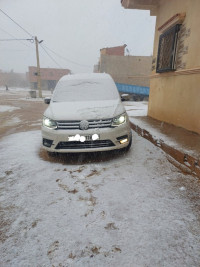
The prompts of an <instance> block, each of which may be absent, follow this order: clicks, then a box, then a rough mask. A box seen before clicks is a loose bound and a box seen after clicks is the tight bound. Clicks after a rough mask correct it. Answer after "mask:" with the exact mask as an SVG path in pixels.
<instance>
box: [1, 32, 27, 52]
mask: <svg viewBox="0 0 200 267" xmlns="http://www.w3.org/2000/svg"><path fill="white" fill-rule="evenodd" d="M0 30H1V31H3V32H4V33H6V34H8V35H9V36H10V37H13V38H16V39H17V37H16V36H15V35H13V34H10V33H9V32H7V31H6V30H4V29H2V28H1V27H0ZM19 42H20V43H21V44H23V45H25V46H27V47H29V48H30V47H31V46H29V45H27V44H25V43H23V42H22V41H19ZM31 48H32V47H31Z"/></svg>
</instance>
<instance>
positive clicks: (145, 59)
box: [94, 45, 152, 87]
mask: <svg viewBox="0 0 200 267" xmlns="http://www.w3.org/2000/svg"><path fill="white" fill-rule="evenodd" d="M125 48H126V45H123V46H117V47H110V48H103V49H100V59H99V63H98V64H97V65H95V66H94V72H100V73H104V72H105V73H108V74H110V75H111V76H112V78H113V79H114V81H115V82H116V83H123V84H130V85H138V86H146V87H149V75H150V73H151V65H152V57H150V56H125Z"/></svg>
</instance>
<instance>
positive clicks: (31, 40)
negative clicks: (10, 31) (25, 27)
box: [0, 39, 34, 43]
mask: <svg viewBox="0 0 200 267" xmlns="http://www.w3.org/2000/svg"><path fill="white" fill-rule="evenodd" d="M0 41H1V42H3V41H30V42H32V43H33V42H34V40H33V39H0Z"/></svg>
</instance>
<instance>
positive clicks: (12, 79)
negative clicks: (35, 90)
mask: <svg viewBox="0 0 200 267" xmlns="http://www.w3.org/2000/svg"><path fill="white" fill-rule="evenodd" d="M5 85H7V86H8V87H27V86H28V80H27V77H26V74H25V73H16V72H14V71H12V70H11V71H10V72H3V71H1V70H0V86H1V87H2V86H5Z"/></svg>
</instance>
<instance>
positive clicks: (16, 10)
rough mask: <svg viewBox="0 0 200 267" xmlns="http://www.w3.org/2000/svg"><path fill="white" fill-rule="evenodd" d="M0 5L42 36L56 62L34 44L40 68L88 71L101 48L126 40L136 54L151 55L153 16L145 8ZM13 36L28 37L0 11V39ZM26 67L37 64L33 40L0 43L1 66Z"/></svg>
mask: <svg viewBox="0 0 200 267" xmlns="http://www.w3.org/2000/svg"><path fill="white" fill-rule="evenodd" d="M0 8H1V9H2V10H3V11H4V12H5V13H7V14H8V15H9V16H10V17H11V18H12V19H13V20H15V21H16V22H17V23H19V24H20V25H21V26H22V27H23V28H24V29H25V30H27V31H28V32H29V33H30V34H31V35H33V36H37V37H38V39H39V40H44V41H43V43H42V45H43V46H44V48H45V49H46V51H47V52H48V53H49V55H50V56H51V57H52V58H53V59H54V60H55V61H56V63H57V64H56V63H55V62H54V61H53V60H52V59H51V58H50V57H49V56H48V55H47V54H46V53H45V51H44V50H43V49H42V48H41V47H39V51H40V67H41V68H46V67H52V68H59V66H60V67H62V68H67V69H71V70H72V72H73V73H77V72H92V71H93V66H94V65H95V64H97V62H98V59H99V56H100V49H101V48H104V47H112V46H118V45H123V44H127V48H128V49H129V51H130V54H131V55H136V56H138V55H140V56H142V55H143V56H150V55H151V54H152V51H153V39H154V28H155V17H150V14H149V11H142V10H126V9H124V8H123V7H122V6H121V1H120V0H0ZM15 37H16V38H17V39H18V38H19V39H27V38H30V36H29V35H28V34H27V33H25V32H24V31H23V30H21V29H20V28H19V27H18V26H17V25H15V24H14V23H13V22H12V21H11V20H10V19H9V18H8V17H6V16H5V15H4V14H3V13H1V12H0V39H13V38H15ZM47 48H48V49H51V50H53V51H54V52H56V53H57V54H59V55H60V56H62V57H64V58H65V59H63V58H61V57H58V56H57V55H55V54H53V53H52V52H51V51H50V50H48V49H47ZM66 59H67V60H66ZM75 63H77V64H75ZM28 66H36V54H35V44H34V43H30V42H28V41H21V42H20V41H1V42H0V69H1V70H3V71H10V70H14V71H15V72H27V71H28Z"/></svg>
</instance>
